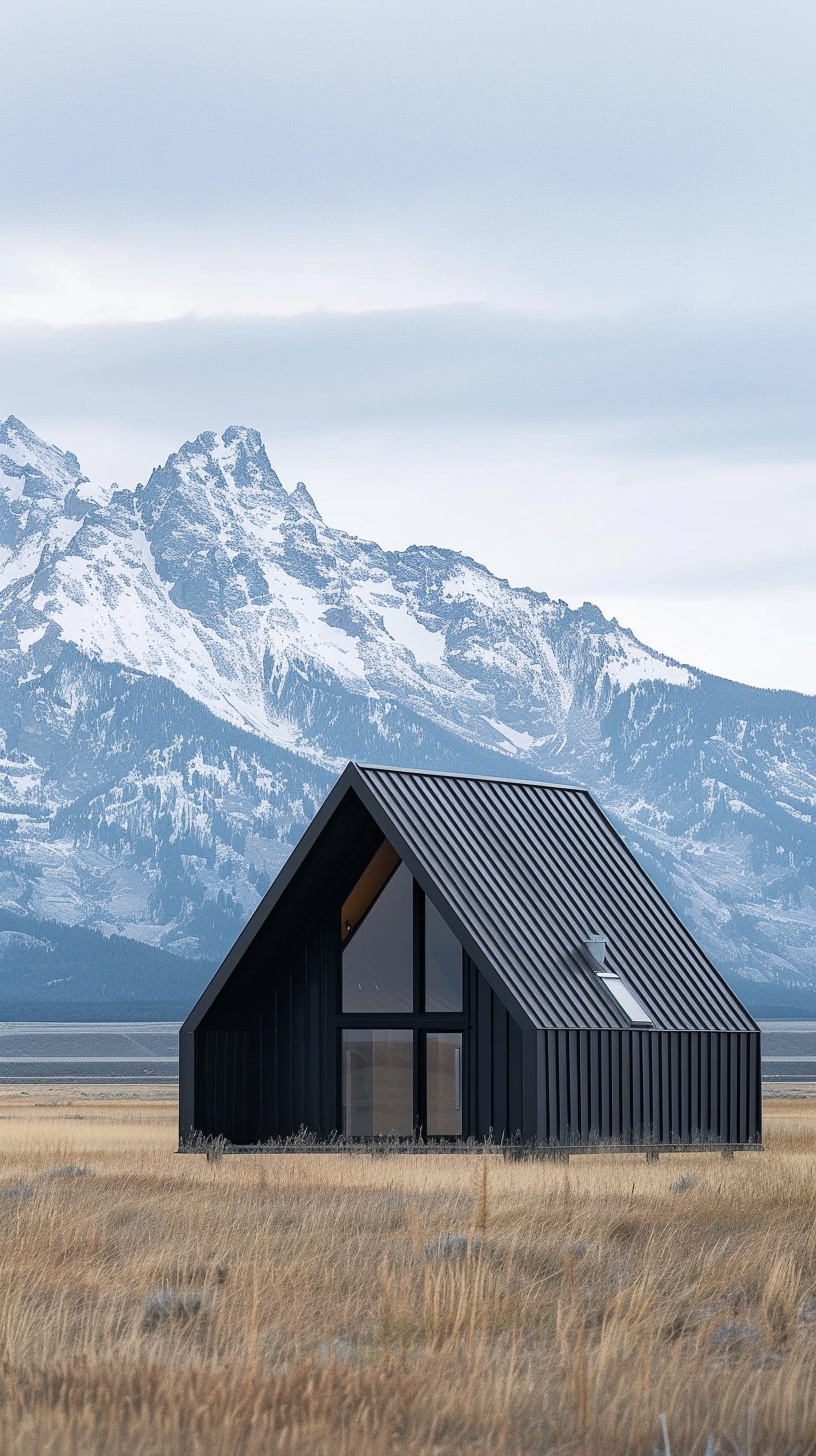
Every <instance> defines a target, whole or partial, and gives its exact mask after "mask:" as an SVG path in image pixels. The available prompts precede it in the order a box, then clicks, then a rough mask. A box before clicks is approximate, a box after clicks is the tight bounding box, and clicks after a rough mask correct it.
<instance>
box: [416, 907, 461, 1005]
mask: <svg viewBox="0 0 816 1456" xmlns="http://www.w3.org/2000/svg"><path fill="white" fill-rule="evenodd" d="M425 1010H426V1011H461V1010H462V947H461V945H460V944H459V942H458V940H457V939H456V936H455V935H454V933H453V931H452V930H449V929H448V927H447V925H446V924H445V922H444V920H443V919H442V916H441V915H440V913H439V911H438V910H437V908H436V906H435V905H432V904H431V902H430V900H428V899H427V898H426V900H425Z"/></svg>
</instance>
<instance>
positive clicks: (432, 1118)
mask: <svg viewBox="0 0 816 1456" xmlns="http://www.w3.org/2000/svg"><path fill="white" fill-rule="evenodd" d="M426 1055H427V1062H428V1129H427V1131H428V1137H461V1136H462V1033H461V1031H429V1032H428V1037H427V1041H426Z"/></svg>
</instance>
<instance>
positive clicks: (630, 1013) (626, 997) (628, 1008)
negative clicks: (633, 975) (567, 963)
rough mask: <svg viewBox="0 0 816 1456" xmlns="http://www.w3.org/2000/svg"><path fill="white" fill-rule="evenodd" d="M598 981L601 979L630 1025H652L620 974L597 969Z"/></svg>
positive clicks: (649, 1017) (650, 1019)
mask: <svg viewBox="0 0 816 1456" xmlns="http://www.w3.org/2000/svg"><path fill="white" fill-rule="evenodd" d="M596 975H597V977H598V980H599V981H603V983H604V985H605V986H606V988H607V990H608V991H609V994H610V995H611V996H612V997H613V998H614V1000H615V1001H616V1002H617V1004H618V1006H619V1007H620V1009H621V1011H622V1012H623V1014H624V1016H626V1017H628V1019H629V1022H630V1024H631V1025H632V1026H654V1022H653V1020H652V1018H651V1016H649V1014H648V1012H647V1011H645V1010H644V1009H643V1007H642V1006H641V1004H640V1002H639V1001H638V999H637V996H636V995H635V994H634V992H633V991H630V990H629V987H628V986H627V985H626V984H625V982H623V981H622V980H621V978H620V976H618V975H616V974H615V972H614V971H604V970H598V971H597V972H596Z"/></svg>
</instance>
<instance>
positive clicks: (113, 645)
mask: <svg viewBox="0 0 816 1456" xmlns="http://www.w3.org/2000/svg"><path fill="white" fill-rule="evenodd" d="M44 503H50V504H49V505H48V508H47V509H46V506H45V504H44ZM49 512H50V514H49ZM814 707H816V700H815V699H813V698H809V697H808V696H807V695H804V694H799V693H796V692H792V691H791V692H788V691H785V690H773V689H758V688H752V687H748V686H746V685H743V684H739V683H733V682H731V681H730V680H728V679H725V678H718V677H715V676H713V675H711V674H707V673H704V672H702V671H700V670H699V669H696V668H694V667H692V666H690V665H687V664H683V663H680V662H678V661H676V660H675V659H673V658H670V657H668V656H665V655H664V654H662V653H659V652H657V651H655V650H653V649H651V648H649V647H648V646H646V645H645V644H643V643H642V642H640V641H639V640H638V639H637V638H636V637H635V636H634V634H633V633H631V632H630V631H629V630H628V629H627V628H625V627H622V626H621V625H620V624H619V623H618V622H617V621H615V620H613V619H607V618H606V617H605V616H604V615H603V613H602V612H601V611H600V609H599V608H597V607H595V606H594V605H593V604H591V603H585V604H584V605H583V606H581V607H579V608H571V607H569V606H568V605H567V603H565V602H562V601H558V600H557V599H554V598H551V597H549V596H548V595H547V594H546V593H543V592H535V591H533V590H532V589H529V588H524V587H512V586H510V584H509V583H508V582H506V581H504V580H502V579H500V578H498V577H495V576H493V574H492V573H490V572H489V571H488V570H487V568H486V567H484V566H482V565H481V564H480V563H478V562H476V561H473V560H472V559H471V558H468V557H465V556H463V555H461V554H459V553H457V552H455V551H452V550H450V549H448V548H439V547H434V546H427V545H426V546H419V545H417V546H411V547H408V548H407V549H406V550H405V551H396V552H395V551H390V552H389V551H384V550H383V549H382V548H381V547H379V546H378V545H377V544H376V543H375V542H368V541H362V540H360V539H358V538H356V537H353V536H350V535H348V534H347V533H345V532H343V531H341V530H338V529H336V528H334V527H332V526H329V525H327V524H326V522H325V521H324V520H323V518H322V516H321V515H320V512H319V510H318V508H317V506H316V505H315V503H314V501H313V499H312V497H311V495H310V494H309V492H308V491H307V490H306V488H305V486H303V485H302V483H298V485H297V486H296V487H295V489H294V490H293V491H291V492H289V491H287V490H286V489H285V487H284V486H283V485H282V483H281V481H280V479H279V477H278V476H277V475H276V473H275V471H274V470H273V469H272V466H271V464H270V462H269V458H268V455H267V452H266V448H265V446H264V443H263V440H262V438H261V436H260V434H259V433H258V432H257V431H253V430H250V429H249V428H247V427H243V426H232V427H230V428H229V429H227V430H225V431H224V432H223V434H222V435H220V436H219V435H217V434H215V433H214V432H212V431H208V432H204V433H203V434H201V435H199V436H198V437H197V439H196V440H194V441H188V442H186V443H185V444H184V445H182V446H181V448H180V449H179V450H178V451H175V452H173V453H172V454H171V455H170V456H168V458H167V460H166V461H165V463H164V464H163V465H159V466H157V467H156V468H155V469H154V470H153V471H152V472H151V474H150V476H149V477H148V479H147V481H146V482H144V483H143V484H139V485H137V486H135V487H134V488H133V489H122V488H119V487H117V488H113V487H112V488H111V489H110V490H107V489H102V488H100V487H99V486H97V485H94V484H93V483H91V482H89V481H87V479H86V477H84V476H82V473H81V469H80V466H79V462H78V461H77V460H76V457H75V456H73V455H70V453H68V452H61V451H59V450H58V449H57V447H56V446H51V445H47V444H46V443H45V442H43V441H39V440H38V437H37V436H35V435H34V433H33V432H32V431H30V430H28V429H27V427H26V426H24V425H22V424H21V423H20V422H19V421H17V420H15V419H14V418H13V417H9V419H8V420H7V421H6V422H5V424H4V425H3V426H0V909H3V908H5V910H6V911H8V912H12V911H17V912H20V913H23V914H25V913H29V914H32V915H36V916H42V917H43V918H46V919H47V918H54V919H57V920H63V921H64V922H65V923H67V924H70V923H75V924H81V925H84V926H86V927H88V928H90V929H96V930H101V931H103V932H104V933H108V934H112V933H115V934H124V935H126V936H130V937H131V938H133V939H134V940H135V941H136V942H138V941H139V940H141V941H143V942H144V943H149V944H151V945H154V946H156V947H160V948H164V949H166V950H170V951H175V952H180V953H182V954H184V955H187V956H194V957H195V956H200V957H203V959H205V960H206V961H207V962H208V963H209V962H211V961H212V960H215V959H217V958H218V956H219V955H220V954H221V953H222V952H223V951H224V950H225V949H226V948H227V945H228V943H229V940H230V939H231V938H232V936H233V935H234V934H235V932H236V930H237V928H239V926H240V923H242V920H243V919H244V918H246V916H247V915H248V914H249V913H251V910H252V909H253V908H254V904H255V903H256V902H257V899H258V897H259V895H260V893H261V892H262V890H263V888H265V887H266V884H268V883H269V880H270V879H271V878H272V876H273V874H274V873H275V871H276V870H277V868H279V867H280V864H282V863H283V860H284V858H285V855H286V853H287V852H288V849H289V848H290V847H291V843H292V841H293V838H296V837H297V833H298V832H299V830H300V829H302V827H304V825H305V823H306V822H308V819H309V818H310V817H311V814H312V813H313V811H314V808H315V807H316V805H317V803H318V802H319V801H320V798H321V797H322V795H323V794H324V793H325V792H326V790H327V788H328V787H329V785H330V783H331V782H332V780H333V777H334V776H335V775H336V773H337V772H338V771H339V769H340V768H341V767H342V765H343V764H344V763H345V761H346V760H347V759H348V758H350V757H358V758H364V759H373V760H374V761H380V762H386V763H388V762H391V763H396V762H402V763H405V765H406V766H408V767H422V766H425V767H445V766H449V767H455V768H461V769H462V770H463V771H468V770H470V769H474V768H476V767H477V766H481V767H482V768H483V770H489V771H491V772H499V773H504V774H506V775H511V776H512V775H513V774H515V773H520V774H521V775H522V776H525V777H536V776H538V777H546V776H552V777H555V778H556V779H557V780H560V781H564V780H565V779H570V780H574V781H577V782H581V783H586V784H587V786H588V787H589V788H591V789H592V790H593V792H594V793H595V794H596V796H597V797H598V798H599V800H600V802H601V803H602V805H603V806H604V807H605V808H606V809H607V810H608V811H609V812H610V813H611V815H612V817H613V819H614V820H615V822H616V823H617V824H618V827H619V828H620V829H621V830H622V832H623V833H624V835H625V837H626V839H627V841H628V842H629V843H630V845H631V846H632V847H633V849H634V850H635V852H636V853H637V854H638V855H639V856H640V858H641V859H642V861H643V862H644V863H645V864H646V865H647V868H649V870H650V872H651V873H653V874H654V875H655V877H656V879H657V880H658V883H660V884H661V887H662V888H663V889H664V890H665V891H666V892H667V893H668V895H669V898H670V899H671V900H672V902H673V903H674V904H675V906H676V908H677V909H678V910H679V911H680V913H682V914H683V915H684V917H685V918H686V919H687V920H688V921H689V923H690V924H691V927H692V929H693V930H694V931H695V933H696V934H697V935H698V936H699V938H700V940H701V942H702V944H703V945H704V947H705V948H706V949H707V950H708V951H709V954H711V955H712V958H713V959H714V960H715V962H716V963H718V964H719V965H720V966H721V968H722V969H723V970H725V971H730V972H731V973H732V974H735V975H739V976H743V977H747V978H748V979H753V980H754V981H756V982H762V981H765V982H769V983H778V985H780V986H782V987H784V986H789V987H795V986H800V987H802V988H806V987H810V986H816V827H814V813H816V728H815V727H814V722H815V721H816V714H814Z"/></svg>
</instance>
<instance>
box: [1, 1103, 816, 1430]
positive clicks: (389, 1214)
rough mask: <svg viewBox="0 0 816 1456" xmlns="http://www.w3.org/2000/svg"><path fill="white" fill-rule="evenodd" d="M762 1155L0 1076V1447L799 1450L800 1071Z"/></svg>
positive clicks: (807, 1177) (803, 1374)
mask: <svg viewBox="0 0 816 1456" xmlns="http://www.w3.org/2000/svg"><path fill="white" fill-rule="evenodd" d="M769 1090H770V1091H771V1093H772V1095H771V1096H770V1097H769V1100H768V1102H767V1105H766V1139H767V1150H766V1151H765V1152H756V1153H745V1154H738V1155H737V1156H736V1157H735V1158H733V1159H731V1160H724V1159H723V1158H722V1157H721V1156H720V1155H718V1154H716V1153H697V1154H693V1153H677V1154H671V1155H665V1154H664V1155H662V1156H661V1158H660V1160H659V1162H656V1163H655V1162H651V1163H647V1162H646V1160H645V1157H644V1156H643V1155H642V1154H635V1153H631V1154H628V1153H626V1154H618V1155H612V1156H608V1155H605V1154H599V1155H596V1156H593V1157H585V1158H580V1157H578V1158H573V1159H571V1161H570V1162H569V1163H568V1164H558V1163H552V1162H505V1161H504V1160H503V1159H502V1158H500V1157H498V1156H495V1155H493V1156H490V1157H486V1156H484V1155H481V1154H474V1155H473V1156H472V1157H471V1156H464V1157H462V1156H460V1157H456V1158H452V1157H445V1156H444V1155H440V1156H439V1157H438V1158H404V1157H390V1158H389V1157H376V1158H375V1157H371V1158H366V1157H362V1158H361V1157H355V1158H351V1157H347V1156H343V1155H342V1154H338V1155H326V1156H324V1157H319V1158H315V1157H303V1156H299V1155H296V1154H295V1155H290V1156H280V1157H275V1156H271V1157H270V1156H265V1157H252V1156H229V1155H225V1156H222V1157H221V1158H219V1159H214V1160H212V1161H209V1162H208V1161H207V1160H206V1159H205V1158H204V1157H203V1156H201V1155H179V1154H178V1153H177V1152H176V1117H177V1107H176V1101H175V1095H174V1089H173V1088H172V1086H170V1085H168V1084H161V1083H158V1082H153V1081H141V1082H139V1083H138V1084H135V1085H134V1084H127V1083H123V1082H114V1083H110V1084H107V1085H105V1084H96V1085H89V1084H88V1083H81V1084H74V1085H71V1084H69V1083H65V1084H49V1085H47V1086H38V1085H37V1084H34V1083H28V1084H20V1083H18V1084H16V1085H6V1086H4V1087H2V1088H0V1330H2V1338H3V1358H2V1362H1V1363H0V1450H2V1451H3V1452H4V1456H5V1453H7V1456H30V1453H31V1452H48V1453H49V1456H103V1453H104V1456H120V1453H121V1456H125V1453H127V1456H234V1453H236V1452H241V1456H269V1453H283V1456H307V1453H308V1456H352V1453H354V1456H369V1453H371V1456H385V1453H389V1456H390V1453H394V1456H396V1453H405V1456H428V1453H436V1456H449V1453H450V1456H453V1453H457V1456H460V1453H461V1452H463V1451H466V1452H469V1453H470V1452H479V1453H485V1456H486V1453H495V1452H499V1453H512V1456H521V1453H528V1452H530V1451H536V1452H539V1451H541V1452H553V1453H558V1456H561V1453H563V1456H566V1453H575V1452H581V1453H584V1456H594V1453H600V1452H603V1453H605V1456H606V1453H612V1456H617V1453H621V1456H622V1453H624V1452H626V1453H634V1456H654V1452H655V1451H660V1452H664V1451H666V1450H669V1449H671V1451H672V1452H673V1453H674V1456H703V1453H706V1452H707V1453H708V1456H713V1453H715V1452H716V1453H718V1456H726V1453H728V1456H735V1453H736V1452H741V1453H746V1452H748V1451H751V1452H759V1453H769V1456H790V1453H792V1452H793V1451H794V1450H797V1451H799V1452H801V1453H804V1452H811V1451H813V1450H814V1449H816V1374H815V1373H814V1372H816V1097H814V1096H812V1095H802V1094H808V1093H812V1092H813V1090H814V1089H813V1084H810V1085H808V1086H803V1087H801V1088H800V1089H798V1090H799V1093H800V1095H799V1096H798V1097H797V1096H796V1095H790V1094H791V1093H793V1092H794V1089H792V1088H791V1089H789V1088H786V1087H784V1086H782V1085H777V1086H775V1087H773V1088H772V1089H769Z"/></svg>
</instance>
